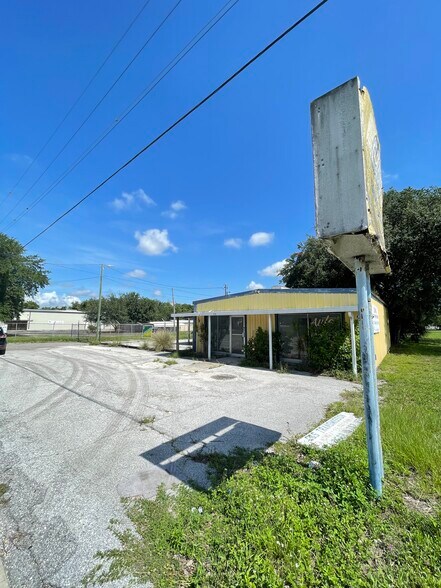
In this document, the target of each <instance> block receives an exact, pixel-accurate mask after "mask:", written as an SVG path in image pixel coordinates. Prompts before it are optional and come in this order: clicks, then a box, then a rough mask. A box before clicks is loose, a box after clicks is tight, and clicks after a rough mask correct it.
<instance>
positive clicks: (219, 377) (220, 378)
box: [211, 374, 236, 380]
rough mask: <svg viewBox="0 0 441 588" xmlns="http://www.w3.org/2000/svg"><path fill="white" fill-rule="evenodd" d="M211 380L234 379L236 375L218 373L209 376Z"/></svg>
mask: <svg viewBox="0 0 441 588" xmlns="http://www.w3.org/2000/svg"><path fill="white" fill-rule="evenodd" d="M211 377H212V379H213V380H235V379H236V376H228V375H227V374H219V375H218V376H211Z"/></svg>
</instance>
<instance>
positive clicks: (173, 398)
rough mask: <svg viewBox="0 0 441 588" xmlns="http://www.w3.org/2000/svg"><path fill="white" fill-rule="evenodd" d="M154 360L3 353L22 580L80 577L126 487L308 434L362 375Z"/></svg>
mask: <svg viewBox="0 0 441 588" xmlns="http://www.w3.org/2000/svg"><path fill="white" fill-rule="evenodd" d="M157 358H160V359H161V360H162V362H163V361H164V359H166V357H164V356H162V355H160V354H154V353H152V352H146V351H143V350H137V349H123V348H116V347H111V348H104V347H94V346H87V345H81V344H80V345H79V344H75V345H71V344H49V345H48V344H43V345H40V344H26V345H25V344H23V345H16V346H13V345H10V346H9V348H8V351H7V354H6V355H5V356H3V357H2V358H0V377H1V389H2V395H1V397H0V427H1V430H2V443H1V444H0V482H1V483H5V484H7V485H8V487H9V491H8V501H7V503H6V505H4V506H3V507H2V508H1V509H0V538H1V540H2V545H4V549H3V552H2V553H0V555H1V556H3V558H4V563H5V567H6V570H7V572H8V575H9V579H10V585H11V586H14V588H34V587H35V588H41V587H43V586H49V585H50V586H57V587H60V588H73V587H77V586H79V585H80V583H81V579H82V577H83V576H84V574H85V573H87V572H88V571H89V570H90V568H91V567H92V566H93V565H94V559H93V556H94V554H95V553H96V551H98V550H103V549H107V548H109V547H113V546H115V545H116V541H115V539H114V537H113V536H112V535H111V534H110V532H109V531H108V530H107V526H108V523H109V520H110V519H111V518H115V517H116V518H122V519H123V520H124V518H123V517H124V514H123V510H122V508H121V504H120V498H121V497H122V496H146V497H148V498H152V497H154V496H155V493H156V490H157V488H158V485H159V484H161V483H163V484H165V486H166V487H167V488H171V487H172V486H173V484H175V483H178V482H189V481H196V482H197V483H198V484H200V485H202V486H207V485H208V483H209V482H208V478H207V471H206V466H205V465H204V463H202V462H203V461H204V460H200V459H195V456H196V457H197V456H199V454H200V453H207V452H223V453H227V452H229V451H231V450H232V449H234V448H235V447H236V446H241V447H246V448H250V449H253V448H259V447H266V446H267V445H268V444H272V443H274V442H275V441H277V440H279V439H286V438H288V437H290V436H292V435H294V434H304V433H306V432H307V431H308V430H309V429H310V428H311V427H312V426H314V424H316V423H317V421H319V420H321V419H322V418H323V415H324V411H325V409H326V406H327V405H328V404H329V403H330V402H333V401H335V400H337V399H338V398H339V396H340V393H341V392H342V391H343V390H345V389H349V388H351V387H353V386H352V385H351V384H350V383H346V382H341V381H337V380H333V379H331V378H320V377H312V376H309V375H300V374H299V375H298V374H296V375H293V374H278V373H275V372H269V371H265V370H253V369H247V368H241V367H238V366H235V365H227V364H221V363H208V362H197V361H196V362H195V361H194V360H192V359H191V360H190V359H178V360H177V363H176V364H173V365H171V366H166V367H164V365H165V364H163V363H161V362H158V361H154V359H157ZM147 417H149V418H150V417H152V422H150V423H149V424H144V425H141V424H140V420H142V419H145V418H147ZM153 417H154V418H153ZM122 585H124V583H118V582H114V583H113V584H110V585H109V586H114V587H118V586H122Z"/></svg>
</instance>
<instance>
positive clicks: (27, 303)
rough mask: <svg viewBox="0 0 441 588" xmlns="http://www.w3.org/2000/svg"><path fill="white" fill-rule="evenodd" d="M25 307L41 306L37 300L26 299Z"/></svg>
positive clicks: (34, 307) (35, 307)
mask: <svg viewBox="0 0 441 588" xmlns="http://www.w3.org/2000/svg"><path fill="white" fill-rule="evenodd" d="M24 306H25V308H31V309H37V308H40V305H39V304H37V302H35V300H25V301H24Z"/></svg>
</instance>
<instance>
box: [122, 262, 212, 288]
mask: <svg viewBox="0 0 441 588" xmlns="http://www.w3.org/2000/svg"><path fill="white" fill-rule="evenodd" d="M111 269H112V271H114V272H117V273H118V274H121V275H123V276H124V279H125V281H126V282H134V283H138V282H141V283H142V282H144V283H145V284H149V285H150V286H161V288H174V289H175V290H185V291H191V290H197V291H201V290H222V289H223V286H202V287H200V288H199V287H196V286H176V285H171V284H162V283H161V282H152V281H151V280H145V279H144V278H136V279H131V278H130V277H129V278H126V277H125V274H124V272H121V271H119V270H117V269H115V268H114V267H112V268H111Z"/></svg>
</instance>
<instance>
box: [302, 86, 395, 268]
mask: <svg viewBox="0 0 441 588" xmlns="http://www.w3.org/2000/svg"><path fill="white" fill-rule="evenodd" d="M311 121H312V143H313V158H314V187H315V211H316V230H317V235H318V236H319V237H321V238H322V239H327V240H328V242H329V248H330V250H331V251H332V253H334V255H336V256H337V257H338V258H339V259H341V261H342V262H343V263H344V264H345V265H347V266H348V267H349V268H351V269H353V264H354V261H353V260H354V258H355V257H362V256H363V257H364V258H365V261H367V262H368V263H369V266H370V272H371V273H388V272H389V271H390V269H389V264H388V261H387V255H386V248H385V242H384V232H383V187H382V181H381V159H380V141H379V139H378V133H377V127H376V124H375V117H374V111H373V108H372V103H371V100H370V97H369V93H368V91H367V90H366V88H360V81H359V79H358V78H354V79H352V80H349V81H348V82H346V83H345V84H342V85H341V86H338V88H335V89H334V90H332V91H331V92H328V93H327V94H325V95H324V96H321V97H320V98H317V100H314V101H313V102H312V104H311Z"/></svg>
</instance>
